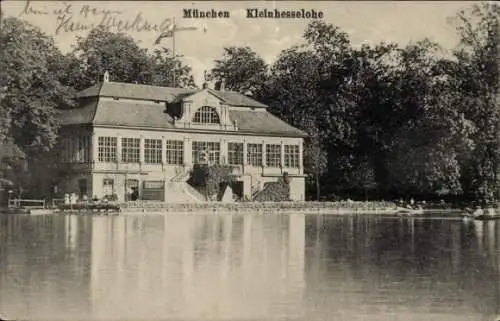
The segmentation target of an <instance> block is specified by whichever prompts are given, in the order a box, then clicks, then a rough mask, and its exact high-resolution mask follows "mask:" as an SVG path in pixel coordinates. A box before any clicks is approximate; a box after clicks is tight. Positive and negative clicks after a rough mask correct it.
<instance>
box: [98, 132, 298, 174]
mask: <svg viewBox="0 0 500 321" xmlns="http://www.w3.org/2000/svg"><path fill="white" fill-rule="evenodd" d="M243 145H244V144H243V143H236V142H230V143H228V144H227V163H228V164H230V165H243V160H244V157H245V155H244V146H243ZM263 146H265V147H264V148H265V153H264V150H263ZM117 150H118V140H117V138H116V137H99V139H98V161H99V162H116V161H117ZM120 152H121V153H120V155H121V160H120V161H121V162H124V163H139V162H140V139H139V138H122V144H121V151H120ZM162 157H163V149H162V140H161V139H145V140H144V162H145V163H147V164H161V163H162V162H163V159H162ZM165 157H166V158H165V163H166V164H170V165H182V164H184V142H183V141H182V140H167V141H166V144H165ZM246 157H247V158H246V160H247V164H248V165H250V166H257V167H258V166H263V165H264V166H267V167H281V164H282V157H283V164H284V167H287V168H294V167H295V168H298V167H299V164H300V155H299V146H298V145H283V153H282V145H280V144H265V145H263V144H247V155H246ZM264 158H265V159H264ZM192 160H193V162H194V163H198V164H200V163H201V164H203V163H210V164H219V163H221V162H222V161H221V143H220V142H207V141H193V144H192Z"/></svg>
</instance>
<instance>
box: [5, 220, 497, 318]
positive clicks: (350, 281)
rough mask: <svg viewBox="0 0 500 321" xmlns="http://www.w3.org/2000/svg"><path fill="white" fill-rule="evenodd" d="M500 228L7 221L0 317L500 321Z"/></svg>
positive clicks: (418, 223)
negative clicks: (498, 317) (494, 320)
mask: <svg viewBox="0 0 500 321" xmlns="http://www.w3.org/2000/svg"><path fill="white" fill-rule="evenodd" d="M499 267H500V222H494V221H492V222H469V223H466V222H463V221H461V220H458V219H457V220H452V219H446V220H445V219H411V218H387V217H386V218H382V217H368V216H364V217H360V216H358V217H356V216H353V217H345V216H344V217H340V216H319V215H311V216H307V215H306V216H305V215H246V214H245V215H239V214H234V215H201V214H196V215H186V214H179V215H176V214H168V215H157V216H142V215H128V216H116V217H82V216H23V215H0V314H1V315H2V316H3V317H4V318H9V319H14V318H17V319H36V320H40V319H44V320H55V319H60V320H77V319H78V320H81V319H85V320H384V321H385V320H404V321H406V320H439V321H441V320H442V321H445V320H446V321H448V320H492V318H493V316H494V315H496V314H498V313H499V312H500V284H499V279H500V277H499Z"/></svg>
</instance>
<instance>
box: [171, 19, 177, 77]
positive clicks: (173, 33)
mask: <svg viewBox="0 0 500 321" xmlns="http://www.w3.org/2000/svg"><path fill="white" fill-rule="evenodd" d="M172 20H173V24H174V29H173V30H172V59H173V63H174V66H173V68H172V78H173V87H177V83H176V82H175V67H176V63H175V28H176V25H175V17H173V19H172Z"/></svg>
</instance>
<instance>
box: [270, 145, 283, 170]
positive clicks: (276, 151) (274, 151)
mask: <svg viewBox="0 0 500 321" xmlns="http://www.w3.org/2000/svg"><path fill="white" fill-rule="evenodd" d="M266 165H267V166H268V167H280V166H281V145H276V144H267V145H266Z"/></svg>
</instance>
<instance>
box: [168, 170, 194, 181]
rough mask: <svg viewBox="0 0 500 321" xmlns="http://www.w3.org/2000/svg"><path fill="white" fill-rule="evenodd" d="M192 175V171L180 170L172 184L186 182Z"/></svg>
mask: <svg viewBox="0 0 500 321" xmlns="http://www.w3.org/2000/svg"><path fill="white" fill-rule="evenodd" d="M189 175H190V170H189V169H187V168H179V169H178V170H177V173H176V174H175V176H174V177H172V179H170V181H171V182H185V181H187V180H188V179H189Z"/></svg>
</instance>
